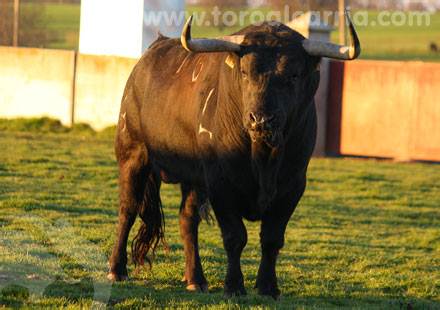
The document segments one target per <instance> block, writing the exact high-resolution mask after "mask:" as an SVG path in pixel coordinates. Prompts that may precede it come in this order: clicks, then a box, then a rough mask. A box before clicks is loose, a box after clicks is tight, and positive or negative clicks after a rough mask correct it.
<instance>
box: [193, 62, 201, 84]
mask: <svg viewBox="0 0 440 310" xmlns="http://www.w3.org/2000/svg"><path fill="white" fill-rule="evenodd" d="M196 70H197V66H196V67H195V68H194V71H193V75H192V81H193V82H195V81H197V79H198V78H199V75H200V73H202V70H203V63H200V70H199V72H198V73H197V74H196Z"/></svg>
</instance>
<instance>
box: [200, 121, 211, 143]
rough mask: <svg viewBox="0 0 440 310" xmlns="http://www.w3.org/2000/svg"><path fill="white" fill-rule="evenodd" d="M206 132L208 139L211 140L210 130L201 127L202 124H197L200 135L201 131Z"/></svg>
mask: <svg viewBox="0 0 440 310" xmlns="http://www.w3.org/2000/svg"><path fill="white" fill-rule="evenodd" d="M204 132H206V133H207V134H209V139H211V140H212V132H210V131H209V130H208V129H206V128H203V126H202V124H200V125H199V135H201V134H202V133H204Z"/></svg>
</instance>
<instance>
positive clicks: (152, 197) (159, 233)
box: [131, 175, 167, 268]
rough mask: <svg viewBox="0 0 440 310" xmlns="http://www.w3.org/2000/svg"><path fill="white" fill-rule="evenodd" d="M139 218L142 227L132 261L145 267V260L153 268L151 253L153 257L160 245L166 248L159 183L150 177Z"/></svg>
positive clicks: (133, 244) (132, 248)
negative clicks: (149, 255)
mask: <svg viewBox="0 0 440 310" xmlns="http://www.w3.org/2000/svg"><path fill="white" fill-rule="evenodd" d="M139 216H140V218H141V219H142V224H141V227H140V228H139V231H138V233H137V235H136V237H134V239H133V243H132V245H131V253H132V259H133V263H134V264H135V266H143V265H144V262H145V260H146V261H147V263H148V265H149V266H150V268H151V266H152V260H151V258H149V257H148V254H149V252H151V255H152V257H154V253H155V251H156V248H157V246H158V245H159V243H162V244H163V245H164V247H165V248H167V244H166V241H165V218H164V214H163V210H162V202H161V200H160V194H159V186H158V182H156V180H155V179H154V176H153V175H150V177H149V178H148V181H147V185H146V188H145V193H144V199H143V202H142V205H141V206H140V208H139Z"/></svg>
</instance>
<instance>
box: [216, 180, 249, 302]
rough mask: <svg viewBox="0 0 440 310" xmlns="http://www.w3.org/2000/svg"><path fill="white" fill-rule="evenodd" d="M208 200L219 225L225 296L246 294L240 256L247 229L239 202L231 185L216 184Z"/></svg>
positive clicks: (245, 240) (244, 244) (244, 243)
mask: <svg viewBox="0 0 440 310" xmlns="http://www.w3.org/2000/svg"><path fill="white" fill-rule="evenodd" d="M213 189H214V191H211V193H210V194H211V195H210V200H211V204H212V207H213V210H214V213H215V216H216V218H217V222H218V224H219V226H220V229H221V233H222V238H223V245H224V248H225V250H226V256H227V259H228V267H227V271H226V278H225V284H224V294H225V297H227V298H229V297H232V296H240V295H246V290H245V288H244V280H243V273H242V272H241V265H240V257H241V253H242V251H243V249H244V247H245V246H246V243H247V231H246V227H245V226H244V224H243V220H242V217H241V215H240V214H238V212H237V210H238V209H239V208H238V205H239V203H240V200H239V196H237V195H235V194H234V192H233V189H232V188H231V187H224V186H221V185H217V186H215V187H213Z"/></svg>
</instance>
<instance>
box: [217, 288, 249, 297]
mask: <svg viewBox="0 0 440 310" xmlns="http://www.w3.org/2000/svg"><path fill="white" fill-rule="evenodd" d="M246 295H247V292H246V290H245V289H244V287H243V288H239V289H237V290H234V291H230V290H225V293H224V294H223V296H224V297H225V298H228V299H229V298H233V297H239V296H246Z"/></svg>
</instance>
